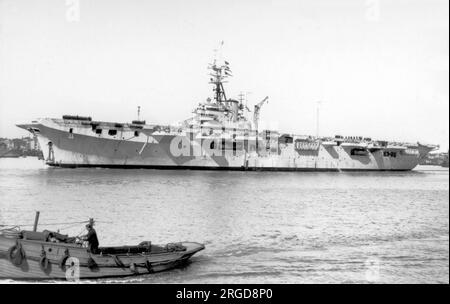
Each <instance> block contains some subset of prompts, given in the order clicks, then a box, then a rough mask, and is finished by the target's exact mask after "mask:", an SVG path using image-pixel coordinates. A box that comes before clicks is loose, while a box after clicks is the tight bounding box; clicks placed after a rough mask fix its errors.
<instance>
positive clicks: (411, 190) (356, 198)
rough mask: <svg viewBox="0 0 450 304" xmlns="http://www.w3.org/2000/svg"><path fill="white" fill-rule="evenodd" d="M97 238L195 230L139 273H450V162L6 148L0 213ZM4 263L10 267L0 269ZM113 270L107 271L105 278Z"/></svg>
mask: <svg viewBox="0 0 450 304" xmlns="http://www.w3.org/2000/svg"><path fill="white" fill-rule="evenodd" d="M36 210H39V211H40V212H41V216H40V223H41V225H40V226H39V228H40V229H45V228H47V229H52V230H56V229H57V228H59V229H60V230H61V232H62V233H69V234H71V235H77V234H79V233H80V232H81V231H83V228H84V225H83V224H75V225H72V227H70V225H58V227H55V226H51V225H46V224H51V223H55V222H74V221H84V220H87V219H89V218H91V217H92V218H94V219H95V220H96V222H97V223H96V230H97V233H98V235H99V239H100V245H101V246H106V245H123V244H129V245H134V244H137V243H139V242H141V241H143V240H151V241H152V242H153V243H155V244H158V243H160V244H166V243H168V242H177V241H196V242H201V243H204V244H205V245H206V249H205V250H204V251H201V252H199V253H197V254H196V255H195V256H194V257H193V258H192V260H191V262H190V263H189V264H188V265H187V266H185V267H183V268H181V269H175V270H171V271H168V272H163V273H158V274H151V275H146V276H142V277H134V278H125V279H117V280H107V282H133V283H140V282H143V283H449V171H448V169H444V168H440V167H431V166H428V167H418V168H416V169H415V170H414V171H411V172H394V173H390V172H351V173H339V172H333V173H322V172H320V173H315V172H301V173H299V172H298V173H296V172H279V173H278V172H223V171H158V170H145V169H144V170H121V169H60V168H48V167H46V166H45V165H44V164H43V163H42V162H41V161H38V160H37V159H36V158H19V159H0V224H20V225H23V226H22V229H26V228H28V229H29V227H27V226H25V225H30V224H32V223H33V221H34V213H35V211H36ZM0 271H1V269H0ZM96 282H105V281H101V280H99V281H96Z"/></svg>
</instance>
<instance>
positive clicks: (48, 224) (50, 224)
mask: <svg viewBox="0 0 450 304" xmlns="http://www.w3.org/2000/svg"><path fill="white" fill-rule="evenodd" d="M83 223H89V221H82V222H63V223H39V225H40V226H42V225H44V226H56V225H66V224H68V225H70V224H83ZM8 226H25V227H30V226H34V225H33V224H0V227H8Z"/></svg>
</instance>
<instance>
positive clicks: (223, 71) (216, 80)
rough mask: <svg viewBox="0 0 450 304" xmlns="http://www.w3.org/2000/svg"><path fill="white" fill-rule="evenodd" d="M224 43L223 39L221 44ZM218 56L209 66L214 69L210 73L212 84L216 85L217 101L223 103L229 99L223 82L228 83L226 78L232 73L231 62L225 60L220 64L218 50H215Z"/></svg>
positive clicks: (215, 94) (215, 97) (215, 96)
mask: <svg viewBox="0 0 450 304" xmlns="http://www.w3.org/2000/svg"><path fill="white" fill-rule="evenodd" d="M222 45H223V41H222V43H221V46H222ZM215 52H216V56H215V58H214V61H213V63H212V64H210V65H209V66H208V68H209V69H210V70H211V71H212V72H211V73H210V74H209V75H210V76H211V77H212V78H211V79H210V82H209V83H211V84H213V85H214V99H215V100H216V102H217V103H223V102H226V101H227V96H226V95H225V89H224V87H223V84H224V83H226V81H225V79H226V78H228V77H229V76H232V75H231V70H230V66H229V65H230V64H229V63H228V62H227V61H225V60H223V64H219V63H218V60H217V50H215Z"/></svg>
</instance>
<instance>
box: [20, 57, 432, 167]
mask: <svg viewBox="0 0 450 304" xmlns="http://www.w3.org/2000/svg"><path fill="white" fill-rule="evenodd" d="M208 68H209V70H210V71H211V73H210V77H211V78H210V84H212V85H213V91H214V96H212V98H207V99H206V100H205V101H202V102H200V103H199V104H198V106H197V107H195V109H194V111H193V115H192V117H190V118H189V119H186V120H184V121H182V122H180V123H177V124H173V125H160V124H151V123H149V124H148V123H146V122H145V121H144V120H140V113H139V112H140V108H139V109H138V119H137V120H134V121H132V122H129V123H117V122H104V121H96V120H93V119H92V118H91V117H86V116H77V115H64V116H63V117H62V119H59V118H42V119H37V120H34V121H32V122H31V123H26V124H18V125H17V126H18V127H20V128H23V129H26V130H28V131H30V132H31V133H33V134H35V135H36V136H37V138H38V140H39V144H40V146H41V149H42V150H43V154H44V158H45V161H46V163H47V164H48V165H49V166H59V167H70V168H76V167H108V168H154V169H199V170H200V169H206V170H243V171H246V170H248V171H255V170H273V171H320V170H323V171H346V170H380V171H384V170H386V171H389V170H392V171H403V170H412V169H413V168H414V167H416V166H417V165H418V164H419V162H420V161H421V160H422V159H423V158H424V157H426V155H427V154H428V153H429V152H430V151H432V150H434V149H436V148H437V146H434V145H426V144H421V143H419V142H417V143H404V142H391V141H386V140H374V139H372V138H370V137H363V136H342V135H335V136H330V137H320V136H307V135H296V134H292V133H288V132H280V131H278V130H266V129H260V128H258V121H259V114H260V111H261V109H262V107H263V105H264V104H265V103H266V102H268V97H266V98H264V99H263V100H262V101H261V102H259V103H257V104H256V105H254V107H253V109H252V110H251V109H249V108H248V107H247V106H246V103H245V102H244V101H243V98H242V95H241V98H240V99H230V98H228V97H227V95H226V93H225V89H224V85H223V84H224V82H225V80H226V79H227V78H228V77H230V76H232V72H231V69H230V65H229V63H228V62H227V61H224V60H220V62H219V61H218V60H214V61H213V63H212V64H210V65H209V67H208Z"/></svg>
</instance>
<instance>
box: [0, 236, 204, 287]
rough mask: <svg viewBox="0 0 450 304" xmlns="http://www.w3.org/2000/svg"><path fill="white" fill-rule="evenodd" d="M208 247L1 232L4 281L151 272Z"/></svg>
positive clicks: (0, 262) (0, 263)
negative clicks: (92, 243)
mask: <svg viewBox="0 0 450 304" xmlns="http://www.w3.org/2000/svg"><path fill="white" fill-rule="evenodd" d="M204 248H205V246H204V245H202V244H199V243H194V242H180V243H169V244H167V245H153V244H151V242H141V243H140V244H139V245H136V246H119V247H99V248H98V250H96V252H95V253H93V252H90V250H89V249H88V248H87V247H85V246H84V244H83V242H80V241H79V239H78V238H76V237H68V236H67V235H62V234H59V233H56V232H52V231H46V230H44V231H42V232H36V231H20V230H17V229H16V228H15V229H6V230H5V229H3V230H2V231H0V279H20V280H46V279H67V280H77V279H94V278H110V277H125V276H134V275H141V274H149V273H154V272H160V271H164V270H168V269H172V268H175V267H178V266H180V265H182V264H184V263H185V262H186V261H187V260H188V259H189V258H190V257H191V256H192V255H194V254H195V253H197V252H199V251H200V250H203V249H204Z"/></svg>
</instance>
